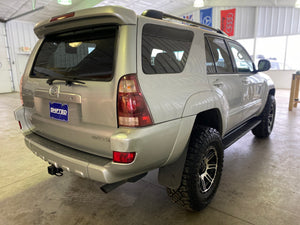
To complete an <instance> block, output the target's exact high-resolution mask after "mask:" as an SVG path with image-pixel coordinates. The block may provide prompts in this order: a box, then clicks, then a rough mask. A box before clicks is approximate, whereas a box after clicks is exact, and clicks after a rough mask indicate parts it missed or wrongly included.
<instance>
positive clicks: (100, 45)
mask: <svg viewBox="0 0 300 225" xmlns="http://www.w3.org/2000/svg"><path fill="white" fill-rule="evenodd" d="M98 22H99V24H96V25H93V27H90V26H88V24H89V23H88V19H87V20H86V21H85V23H83V22H82V21H81V23H80V24H81V25H82V24H86V27H82V26H81V27H80V29H79V28H73V29H67V30H64V29H63V27H61V28H60V29H57V30H56V31H55V32H53V33H51V34H47V35H45V37H44V40H43V41H42V43H40V46H39V48H38V50H37V52H36V54H35V55H34V56H32V57H34V58H33V59H32V65H31V70H30V72H29V74H28V76H25V78H24V86H23V89H24V90H23V95H24V105H25V107H29V108H31V111H32V114H31V115H30V116H29V119H30V120H31V123H32V125H33V128H34V129H33V132H35V133H37V134H39V135H40V136H43V137H45V138H47V139H50V140H52V141H55V142H58V143H61V144H64V145H67V146H70V147H73V148H76V149H79V150H82V151H86V152H89V153H92V154H96V155H100V156H104V157H112V152H111V151H110V136H111V134H112V133H113V132H114V131H115V129H116V128H117V126H118V124H117V109H116V98H117V85H118V80H119V78H120V77H121V76H122V75H125V74H124V73H126V72H130V73H135V71H128V70H127V69H126V68H125V67H124V69H123V71H122V70H120V69H118V68H117V66H116V65H117V61H118V60H119V61H120V59H119V58H120V57H118V54H117V53H118V50H117V49H119V48H120V47H121V46H122V45H123V44H126V43H125V42H124V41H121V39H122V36H121V35H122V33H124V35H126V34H128V32H124V30H126V28H125V26H129V25H124V24H122V25H120V24H116V23H115V22H114V23H112V24H110V23H107V18H106V20H105V23H104V24H103V23H101V19H99V20H98ZM59 25H60V24H59V23H57V26H59ZM54 27H55V26H54ZM132 35H133V37H135V34H132ZM124 38H125V39H128V37H124ZM132 57H135V56H132ZM131 61H132V60H131ZM29 64H30V63H29ZM130 67H132V66H130ZM26 89H27V91H26ZM26 93H27V94H26ZM28 93H32V94H29V95H28ZM25 95H26V96H25Z"/></svg>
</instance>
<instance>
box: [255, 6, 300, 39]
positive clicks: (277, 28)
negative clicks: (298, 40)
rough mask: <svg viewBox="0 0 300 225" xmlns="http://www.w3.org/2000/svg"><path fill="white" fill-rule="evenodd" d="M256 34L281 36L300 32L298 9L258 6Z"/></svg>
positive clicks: (299, 13) (299, 10)
mask: <svg viewBox="0 0 300 225" xmlns="http://www.w3.org/2000/svg"><path fill="white" fill-rule="evenodd" d="M257 22H258V23H257V24H258V26H257V36H258V37H268V36H281V35H292V34H300V9H296V8H274V7H259V8H258V21H257Z"/></svg>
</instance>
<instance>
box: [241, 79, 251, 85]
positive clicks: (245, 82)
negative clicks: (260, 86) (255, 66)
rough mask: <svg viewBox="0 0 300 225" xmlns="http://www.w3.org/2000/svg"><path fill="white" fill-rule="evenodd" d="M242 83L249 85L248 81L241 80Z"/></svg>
mask: <svg viewBox="0 0 300 225" xmlns="http://www.w3.org/2000/svg"><path fill="white" fill-rule="evenodd" d="M242 83H243V84H244V85H249V84H250V81H249V80H248V79H243V80H242Z"/></svg>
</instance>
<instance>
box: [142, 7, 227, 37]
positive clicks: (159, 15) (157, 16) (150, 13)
mask: <svg viewBox="0 0 300 225" xmlns="http://www.w3.org/2000/svg"><path fill="white" fill-rule="evenodd" d="M142 16H147V17H150V18H154V19H160V20H162V19H173V20H177V21H181V22H185V23H188V24H191V25H193V26H197V27H202V28H204V29H207V30H211V31H215V32H217V33H218V34H223V35H226V33H224V32H223V31H222V30H220V29H216V28H213V27H210V26H207V25H204V24H202V23H197V22H194V21H191V20H186V19H183V18H180V17H177V16H173V15H170V14H166V13H164V12H161V11H158V10H153V9H149V10H145V11H144V12H143V13H142Z"/></svg>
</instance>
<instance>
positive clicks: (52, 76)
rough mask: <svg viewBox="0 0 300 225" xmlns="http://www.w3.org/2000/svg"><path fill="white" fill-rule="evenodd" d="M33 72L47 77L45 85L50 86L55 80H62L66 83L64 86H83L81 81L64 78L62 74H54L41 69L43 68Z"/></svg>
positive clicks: (36, 68)
mask: <svg viewBox="0 0 300 225" xmlns="http://www.w3.org/2000/svg"><path fill="white" fill-rule="evenodd" d="M34 72H37V73H41V74H43V75H44V76H46V77H49V78H48V80H47V84H49V85H52V84H53V81H55V80H63V81H66V85H69V86H70V85H72V84H73V83H79V84H85V83H84V82H82V81H79V80H77V78H75V77H65V76H64V75H63V74H60V73H57V72H54V71H52V70H49V69H46V68H43V67H35V68H34Z"/></svg>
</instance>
